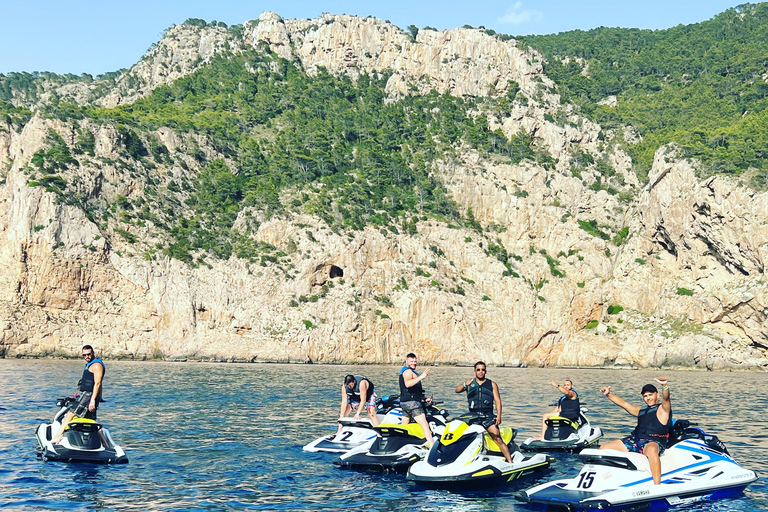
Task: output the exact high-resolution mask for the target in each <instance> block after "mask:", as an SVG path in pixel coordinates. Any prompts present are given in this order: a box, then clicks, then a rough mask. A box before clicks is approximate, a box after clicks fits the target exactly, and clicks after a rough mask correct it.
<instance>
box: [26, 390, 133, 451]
mask: <svg viewBox="0 0 768 512" xmlns="http://www.w3.org/2000/svg"><path fill="white" fill-rule="evenodd" d="M72 400H74V399H73V398H71V397H68V398H59V399H58V400H56V405H57V406H59V407H60V409H59V411H58V412H57V413H56V415H55V416H54V418H53V421H51V422H50V423H42V424H41V425H40V426H39V427H37V430H36V431H35V436H36V437H37V443H38V445H39V446H38V449H37V450H36V453H37V457H38V458H39V459H42V460H44V461H48V460H53V461H62V462H94V463H97V464H125V463H127V462H128V457H127V456H126V455H125V452H124V451H123V449H122V448H121V447H120V446H118V445H117V444H116V443H115V442H114V441H113V440H112V436H111V435H110V434H109V431H108V430H107V429H106V428H104V427H103V426H102V425H101V424H100V423H97V422H96V421H95V420H92V419H87V418H78V417H77V416H75V417H74V418H73V419H72V421H70V422H69V424H68V425H67V428H66V430H64V433H63V434H62V436H61V442H60V443H58V444H53V443H52V442H51V440H52V438H53V436H54V435H56V433H57V432H58V431H59V428H61V421H62V420H63V419H64V415H65V414H66V413H67V406H68V405H69V404H70V403H71V402H72Z"/></svg>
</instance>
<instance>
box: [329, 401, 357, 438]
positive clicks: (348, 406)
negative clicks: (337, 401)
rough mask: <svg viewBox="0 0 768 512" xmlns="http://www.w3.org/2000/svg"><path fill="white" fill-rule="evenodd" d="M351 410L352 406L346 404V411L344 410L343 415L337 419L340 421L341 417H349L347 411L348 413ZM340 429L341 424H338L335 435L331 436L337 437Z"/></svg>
mask: <svg viewBox="0 0 768 512" xmlns="http://www.w3.org/2000/svg"><path fill="white" fill-rule="evenodd" d="M351 409H352V406H351V405H349V404H347V407H346V409H344V414H343V415H342V416H341V417H340V418H339V419H341V418H343V417H345V416H349V411H350V410H351ZM342 428H343V426H342V424H341V423H339V428H338V429H337V430H336V433H335V434H333V435H334V436H337V435H339V432H341V429H342Z"/></svg>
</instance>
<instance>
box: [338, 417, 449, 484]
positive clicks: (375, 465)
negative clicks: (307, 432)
mask: <svg viewBox="0 0 768 512" xmlns="http://www.w3.org/2000/svg"><path fill="white" fill-rule="evenodd" d="M435 405H438V404H437V402H435V403H432V404H430V403H425V406H426V408H425V410H426V413H427V422H428V423H429V427H430V430H431V431H432V435H433V437H434V438H437V437H439V436H440V434H442V433H443V431H444V430H445V425H446V423H447V422H448V416H449V414H448V411H446V410H445V409H437V408H436V407H435ZM374 430H375V431H376V433H377V434H378V435H377V436H375V437H374V438H373V439H371V440H370V441H368V442H366V443H364V444H362V445H360V446H358V447H356V448H352V449H351V450H349V451H348V452H346V453H344V454H343V455H342V456H341V457H340V458H339V460H337V461H335V464H336V465H338V466H341V467H346V468H354V469H368V470H380V471H394V472H400V471H405V470H406V469H408V466H410V465H411V464H413V463H414V462H416V461H419V460H421V459H423V458H424V457H425V456H426V454H427V452H428V451H429V448H428V447H427V445H426V442H427V439H426V436H425V435H424V430H423V429H422V428H421V425H419V424H418V423H413V422H412V423H408V424H407V425H401V424H399V423H397V424H394V423H382V424H381V425H379V426H378V427H374Z"/></svg>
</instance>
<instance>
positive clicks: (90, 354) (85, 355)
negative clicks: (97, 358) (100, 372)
mask: <svg viewBox="0 0 768 512" xmlns="http://www.w3.org/2000/svg"><path fill="white" fill-rule="evenodd" d="M83 357H93V352H88V353H87V354H83Z"/></svg>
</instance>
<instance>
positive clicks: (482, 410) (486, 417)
mask: <svg viewBox="0 0 768 512" xmlns="http://www.w3.org/2000/svg"><path fill="white" fill-rule="evenodd" d="M486 371H487V367H486V365H485V363H484V362H482V361H478V362H476V363H475V378H474V379H470V380H466V381H464V382H462V383H461V384H459V385H458V386H456V392H457V393H463V392H465V391H466V392H467V402H468V404H469V412H470V413H473V414H474V415H477V416H478V418H479V419H480V423H479V424H480V425H482V426H483V428H484V429H485V430H486V431H487V432H488V434H489V435H490V436H491V439H493V442H495V443H496V445H497V446H498V447H499V449H500V450H501V453H502V454H503V455H504V458H505V459H507V462H509V463H510V464H511V463H512V455H511V454H510V453H509V447H508V446H507V445H506V444H505V443H504V441H503V440H502V439H501V432H500V430H499V425H501V394H500V393H499V386H498V385H497V384H496V383H495V382H493V381H492V380H491V379H487V378H486ZM494 406H496V414H495V415H494V414H493V408H494Z"/></svg>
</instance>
